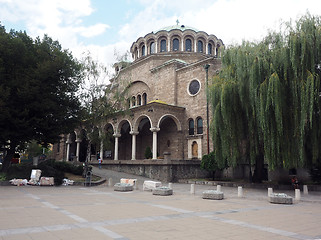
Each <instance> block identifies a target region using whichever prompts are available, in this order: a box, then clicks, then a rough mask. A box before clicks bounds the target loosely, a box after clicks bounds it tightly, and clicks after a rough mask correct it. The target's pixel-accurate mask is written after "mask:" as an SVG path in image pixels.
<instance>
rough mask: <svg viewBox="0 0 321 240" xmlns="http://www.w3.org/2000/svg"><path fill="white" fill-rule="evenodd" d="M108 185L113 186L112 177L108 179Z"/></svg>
mask: <svg viewBox="0 0 321 240" xmlns="http://www.w3.org/2000/svg"><path fill="white" fill-rule="evenodd" d="M108 187H113V179H112V178H109V179H108Z"/></svg>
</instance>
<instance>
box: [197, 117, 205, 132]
mask: <svg viewBox="0 0 321 240" xmlns="http://www.w3.org/2000/svg"><path fill="white" fill-rule="evenodd" d="M196 124H197V130H196V132H197V134H203V119H202V118H201V117H199V118H198V119H197V123H196Z"/></svg>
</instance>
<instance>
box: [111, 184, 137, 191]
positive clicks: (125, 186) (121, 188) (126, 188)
mask: <svg viewBox="0 0 321 240" xmlns="http://www.w3.org/2000/svg"><path fill="white" fill-rule="evenodd" d="M114 191H118V192H129V191H133V185H131V184H128V183H116V184H115V185H114Z"/></svg>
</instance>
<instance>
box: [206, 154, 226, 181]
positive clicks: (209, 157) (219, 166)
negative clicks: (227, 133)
mask: <svg viewBox="0 0 321 240" xmlns="http://www.w3.org/2000/svg"><path fill="white" fill-rule="evenodd" d="M226 167H227V164H226V162H218V161H217V160H216V159H215V153H214V152H210V154H206V155H203V157H202V161H201V168H202V169H205V170H207V171H209V172H211V173H212V178H213V180H214V179H215V172H216V171H217V170H223V169H224V168H226Z"/></svg>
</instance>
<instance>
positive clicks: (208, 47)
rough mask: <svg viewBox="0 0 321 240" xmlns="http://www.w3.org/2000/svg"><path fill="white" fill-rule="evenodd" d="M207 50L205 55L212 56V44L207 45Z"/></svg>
mask: <svg viewBox="0 0 321 240" xmlns="http://www.w3.org/2000/svg"><path fill="white" fill-rule="evenodd" d="M207 49H208V50H207V54H208V55H212V44H211V43H209V44H208V46H207Z"/></svg>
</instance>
